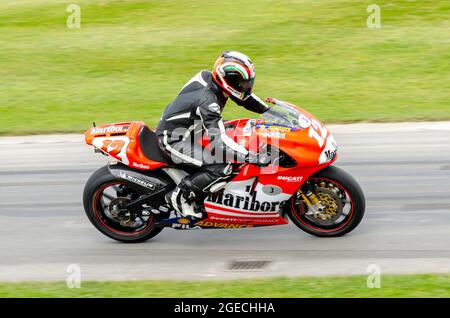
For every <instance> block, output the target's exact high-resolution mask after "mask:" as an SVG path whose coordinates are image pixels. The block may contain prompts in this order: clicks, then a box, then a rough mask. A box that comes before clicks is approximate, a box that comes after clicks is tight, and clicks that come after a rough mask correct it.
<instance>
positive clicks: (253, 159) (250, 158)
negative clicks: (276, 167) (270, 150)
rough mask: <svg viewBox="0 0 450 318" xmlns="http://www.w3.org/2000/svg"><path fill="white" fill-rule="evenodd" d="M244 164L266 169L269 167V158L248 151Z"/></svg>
mask: <svg viewBox="0 0 450 318" xmlns="http://www.w3.org/2000/svg"><path fill="white" fill-rule="evenodd" d="M245 162H246V163H251V164H254V165H255V166H259V167H267V166H268V165H270V157H269V156H268V155H266V154H260V153H255V152H252V151H249V152H248V154H247V156H246V157H245Z"/></svg>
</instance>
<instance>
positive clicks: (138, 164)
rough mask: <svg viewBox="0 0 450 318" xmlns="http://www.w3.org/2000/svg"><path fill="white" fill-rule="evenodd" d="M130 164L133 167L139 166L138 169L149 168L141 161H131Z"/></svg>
mask: <svg viewBox="0 0 450 318" xmlns="http://www.w3.org/2000/svg"><path fill="white" fill-rule="evenodd" d="M132 165H133V167H136V168H140V169H150V166H147V165H144V164H142V163H136V162H133V163H132Z"/></svg>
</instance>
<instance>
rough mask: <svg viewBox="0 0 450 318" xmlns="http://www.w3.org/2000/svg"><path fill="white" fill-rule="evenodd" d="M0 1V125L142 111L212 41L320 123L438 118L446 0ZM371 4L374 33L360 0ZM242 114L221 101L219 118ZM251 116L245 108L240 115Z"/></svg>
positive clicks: (449, 71)
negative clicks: (74, 9) (249, 62)
mask: <svg viewBox="0 0 450 318" xmlns="http://www.w3.org/2000/svg"><path fill="white" fill-rule="evenodd" d="M71 3H72V1H70V0H69V1H60V0H2V1H0V134H33V133H48V132H82V131H84V130H85V129H87V128H88V127H89V126H90V125H91V123H92V121H96V122H97V123H98V124H101V123H108V122H114V121H124V120H144V121H146V122H147V123H148V124H149V125H150V126H153V127H154V126H155V125H156V124H157V121H158V119H159V118H160V115H161V112H162V109H163V108H164V107H165V106H166V105H167V104H168V103H169V102H170V101H171V100H172V99H173V98H174V97H175V96H176V94H177V93H178V91H179V89H180V88H181V87H182V86H183V85H184V83H185V82H186V81H187V80H189V79H190V78H191V77H192V76H193V75H195V74H196V73H197V72H198V71H199V70H201V69H211V67H212V64H213V63H214V61H215V59H216V58H217V57H218V56H219V54H220V53H221V51H223V50H239V51H242V52H244V53H246V54H248V55H249V56H250V57H251V58H252V59H253V60H254V62H255V65H256V73H257V79H256V86H255V92H256V93H257V94H258V95H259V96H261V97H265V96H273V97H277V98H279V99H282V100H287V101H290V102H293V103H297V104H298V105H300V106H302V107H304V108H306V109H308V110H309V111H311V112H313V113H314V114H315V115H317V116H318V117H319V118H320V119H322V120H323V121H325V122H327V123H332V122H354V121H405V120H442V119H450V94H449V92H450V21H449V16H450V1H448V0H434V1H431V0H430V1H426V0H421V1H406V0H405V1H375V0H370V1H361V0H358V1H356V0H355V1H348V0H342V1H335V0H323V1H319V0H303V1H294V0H291V1H281V0H240V1H234V0H228V1H200V0H190V1H181V0H164V1H161V0H159V1H133V0H130V1H109V0H103V1H78V2H77V3H78V4H79V5H80V7H81V26H82V28H81V29H69V28H68V27H67V26H66V20H67V17H68V16H69V15H70V13H67V12H66V8H67V6H68V5H69V4H71ZM371 3H376V4H378V5H379V6H380V7H381V23H382V27H381V29H375V30H373V29H368V28H367V26H366V19H367V17H368V16H369V13H367V12H366V8H367V6H368V5H369V4H371ZM240 116H252V115H250V114H249V113H246V112H245V111H244V110H242V108H239V107H237V106H235V105H232V103H231V102H230V103H229V105H228V106H227V108H226V111H225V114H224V117H226V118H233V117H234V118H236V117H240ZM253 116H255V115H253Z"/></svg>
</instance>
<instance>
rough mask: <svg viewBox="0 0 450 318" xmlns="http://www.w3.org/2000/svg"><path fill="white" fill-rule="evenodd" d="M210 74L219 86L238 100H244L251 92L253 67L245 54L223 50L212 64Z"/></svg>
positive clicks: (253, 75)
mask: <svg viewBox="0 0 450 318" xmlns="http://www.w3.org/2000/svg"><path fill="white" fill-rule="evenodd" d="M212 75H213V79H214V81H215V82H216V84H217V85H219V86H220V88H222V89H223V90H224V91H225V92H226V93H228V94H230V95H232V96H234V97H236V98H237V99H239V100H245V99H246V98H247V97H249V96H250V95H251V94H252V90H253V84H254V82H255V67H254V65H253V62H252V60H250V58H249V57H248V56H247V55H245V54H242V53H239V52H236V51H225V52H223V53H222V55H221V56H220V57H219V58H218V59H217V61H216V63H215V64H214V68H213V71H212Z"/></svg>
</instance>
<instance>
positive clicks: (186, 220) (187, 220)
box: [177, 218, 191, 224]
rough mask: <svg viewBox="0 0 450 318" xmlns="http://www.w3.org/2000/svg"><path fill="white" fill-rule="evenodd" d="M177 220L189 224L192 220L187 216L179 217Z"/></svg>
mask: <svg viewBox="0 0 450 318" xmlns="http://www.w3.org/2000/svg"><path fill="white" fill-rule="evenodd" d="M177 222H178V223H180V224H189V223H191V220H189V219H186V218H179V219H178V220H177Z"/></svg>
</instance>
